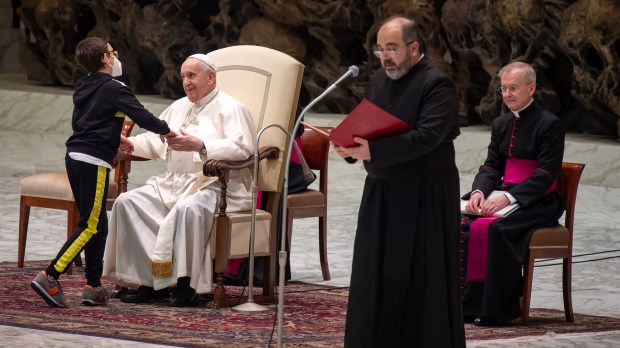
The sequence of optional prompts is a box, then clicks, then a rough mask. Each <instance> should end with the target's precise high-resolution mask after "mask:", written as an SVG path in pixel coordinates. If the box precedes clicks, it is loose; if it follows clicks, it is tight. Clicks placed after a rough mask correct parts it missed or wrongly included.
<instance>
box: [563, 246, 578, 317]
mask: <svg viewBox="0 0 620 348" xmlns="http://www.w3.org/2000/svg"><path fill="white" fill-rule="evenodd" d="M572 268H573V267H572V259H571V258H570V257H568V258H565V259H564V260H563V266H562V278H563V279H562V292H563V293H564V315H565V316H566V321H567V322H569V323H573V322H575V315H574V314H573V299H572V294H571V291H572V287H571V282H572Z"/></svg>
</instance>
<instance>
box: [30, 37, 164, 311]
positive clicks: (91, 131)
mask: <svg viewBox="0 0 620 348" xmlns="http://www.w3.org/2000/svg"><path fill="white" fill-rule="evenodd" d="M75 60H76V62H77V63H78V64H79V65H80V66H82V67H83V68H85V69H86V70H87V71H88V72H89V74H88V76H86V77H84V78H82V79H80V80H78V81H77V83H76V85H75V92H74V94H73V104H74V109H73V117H72V120H71V126H72V129H73V134H72V135H71V136H70V137H69V139H68V140H67V142H66V145H67V155H66V156H65V166H66V168H67V175H68V177H69V183H70V184H71V190H72V191H73V197H74V198H75V203H76V205H77V208H78V212H79V220H78V225H77V227H76V229H75V230H74V231H73V234H72V235H71V237H70V238H69V239H67V241H66V242H65V244H64V245H63V246H62V248H61V249H60V251H59V252H58V255H57V256H56V257H55V258H54V260H53V261H52V262H51V263H50V265H49V266H48V267H47V269H46V270H44V271H41V272H40V273H39V274H38V275H37V276H36V277H35V278H34V280H33V281H32V283H31V286H32V288H33V289H34V290H35V291H36V292H37V293H38V294H39V295H40V296H41V297H42V298H43V299H44V300H45V302H47V303H48V304H49V305H51V306H54V307H66V306H67V303H66V300H65V297H64V295H63V292H62V287H61V286H60V283H59V282H58V278H59V277H60V275H61V274H63V273H65V272H66V271H67V269H68V267H69V266H70V265H71V263H72V262H73V259H74V258H75V257H77V256H78V255H79V253H80V252H81V251H82V250H84V255H85V260H86V265H85V268H84V273H85V276H86V286H85V287H84V289H83V290H82V303H83V304H85V305H91V306H96V305H105V304H106V303H107V300H108V295H107V293H106V292H105V290H104V288H103V287H102V286H101V273H102V269H103V252H104V249H105V242H106V237H107V234H108V219H107V214H106V209H105V203H106V198H107V191H108V177H109V173H110V169H112V162H113V160H114V156H115V155H116V153H117V151H118V148H119V145H120V143H121V128H122V126H123V121H124V120H125V117H126V116H129V117H131V119H132V120H133V121H134V122H136V124H137V125H138V126H140V127H141V128H145V129H147V130H149V131H151V132H154V133H157V134H160V135H162V136H163V137H166V138H167V137H173V136H175V135H176V134H175V133H174V132H171V131H170V128H168V125H167V124H166V122H164V121H162V120H160V119H158V118H157V117H155V116H154V115H153V114H152V113H150V112H149V111H148V110H146V109H145V108H144V107H143V106H142V104H140V102H139V101H138V100H137V99H136V97H135V96H134V94H133V93H132V92H131V90H130V89H129V88H128V87H127V86H126V85H125V84H124V83H122V82H120V81H118V80H115V79H114V77H116V76H120V75H121V73H122V66H121V62H120V61H119V60H118V53H117V52H116V51H114V50H113V49H112V46H111V45H110V44H109V43H107V42H106V40H104V39H101V38H98V37H89V38H86V39H84V40H82V41H80V42H79V43H78V45H77V48H76V50H75ZM162 139H163V138H162Z"/></svg>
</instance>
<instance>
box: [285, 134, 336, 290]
mask: <svg viewBox="0 0 620 348" xmlns="http://www.w3.org/2000/svg"><path fill="white" fill-rule="evenodd" d="M316 128H319V129H321V130H323V131H324V132H326V133H329V132H331V130H332V129H333V128H332V127H316ZM301 141H302V145H303V146H302V154H303V156H304V159H305V160H306V162H307V163H308V166H309V167H310V168H311V169H313V170H315V171H318V174H319V175H318V176H319V189H318V191H317V190H314V189H308V190H307V191H304V192H300V193H289V194H288V199H287V203H286V205H287V210H286V211H287V213H286V220H287V223H286V231H287V242H288V247H289V248H288V250H291V240H292V234H293V233H292V232H293V219H302V218H311V217H318V218H319V257H320V260H321V271H322V272H323V279H324V280H330V279H331V276H330V275H329V264H328V263H327V167H328V166H327V163H328V155H329V140H328V139H327V138H326V137H325V136H323V135H321V134H319V132H317V131H316V130H314V129H312V128H311V127H304V133H303V135H302V136H301Z"/></svg>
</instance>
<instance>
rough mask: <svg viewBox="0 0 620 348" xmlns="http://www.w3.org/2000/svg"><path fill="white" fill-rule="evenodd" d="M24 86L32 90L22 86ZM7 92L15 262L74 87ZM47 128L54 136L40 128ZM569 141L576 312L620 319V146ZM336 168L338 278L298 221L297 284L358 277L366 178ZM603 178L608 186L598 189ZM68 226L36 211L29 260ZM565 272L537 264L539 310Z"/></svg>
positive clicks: (468, 167)
mask: <svg viewBox="0 0 620 348" xmlns="http://www.w3.org/2000/svg"><path fill="white" fill-rule="evenodd" d="M3 81H4V82H3ZM3 86H5V87H4V88H5V89H4V90H2V88H3ZM6 86H8V87H6ZM18 89H22V90H23V91H20V92H17V90H18ZM0 91H1V93H0V123H1V124H3V128H2V130H0V158H1V159H2V161H1V162H0V194H1V195H2V197H3V199H2V200H0V261H15V260H16V259H17V224H18V210H19V180H20V179H21V178H23V177H25V176H27V175H31V174H34V173H37V172H42V171H49V170H64V168H63V160H62V159H63V155H64V141H65V140H66V137H67V131H66V127H67V124H68V118H69V117H70V110H71V105H70V93H69V92H68V91H66V90H64V91H55V90H51V91H50V90H47V89H43V88H32V87H26V88H23V86H20V87H16V86H15V85H14V84H13V83H12V81H11V82H7V81H6V80H3V79H2V78H1V77H0ZM145 100H147V102H145V105H148V106H152V108H153V111H154V112H155V113H157V111H156V109H158V108H159V110H161V109H162V108H163V104H162V102H161V101H153V100H151V99H149V98H145ZM150 103H152V104H150ZM67 104H68V106H67ZM50 105H55V106H53V108H54V112H49V111H48V110H49V109H48V108H49V107H50ZM45 106H47V108H45ZM23 108H32V109H33V111H32V112H25V111H24V110H23ZM67 110H68V111H69V114H68V115H67ZM43 111H45V112H43ZM18 114H19V116H16V115H18ZM50 118H51V119H50ZM337 120H338V117H337V116H333V115H329V116H326V117H324V116H319V115H310V116H309V117H308V118H307V121H309V122H310V123H316V124H325V125H329V124H334V123H336V122H337ZM41 129H43V130H45V131H46V132H41V131H40V130H41ZM485 132H486V131H485V129H484V128H471V129H468V128H464V129H463V134H462V135H461V137H459V140H458V141H457V149H458V151H459V154H458V156H459V168H460V169H461V170H462V173H461V187H462V189H461V190H462V191H465V190H466V189H467V187H469V185H470V183H471V180H472V178H473V174H472V170H475V168H476V167H477V166H478V165H479V164H480V163H481V161H482V159H481V158H484V154H481V151H482V150H483V149H484V146H485V143H486V141H487V137H488V135H487V134H486V133H485ZM473 139H476V140H473ZM569 141H570V142H567V155H566V156H565V160H572V161H581V162H585V163H586V164H587V166H586V173H588V175H585V174H584V180H583V182H584V184H583V185H581V186H580V189H579V194H578V200H577V214H576V216H575V246H574V255H575V256H576V257H575V260H574V261H575V264H574V266H573V305H574V310H575V312H577V313H586V314H593V315H605V316H613V317H620V296H619V295H620V272H619V270H620V233H619V230H620V220H619V219H618V217H617V216H618V215H617V212H618V211H619V210H620V185H617V184H616V183H617V182H618V181H620V180H618V170H617V169H618V165H619V163H620V160H618V153H620V151H618V146H619V145H618V144H617V143H613V142H609V141H604V140H600V139H592V138H587V137H585V136H573V137H571V139H569ZM584 144H585V145H584ZM590 145H592V146H590ZM584 148H586V150H584ZM159 165H161V163H157V162H151V163H148V164H147V163H143V164H140V165H139V166H138V165H137V166H134V168H133V172H132V177H131V183H132V184H131V185H132V187H134V186H135V185H137V184H139V183H142V182H144V179H145V178H146V177H148V176H149V175H151V174H152V173H157V172H158V169H157V167H158V166H159ZM472 168H473V169H472ZM329 171H330V177H329V218H328V229H329V236H328V251H329V256H328V257H329V266H330V271H331V275H332V280H331V281H329V282H324V281H322V277H321V271H320V265H319V257H318V237H317V230H316V223H317V222H316V221H317V219H303V220H296V221H295V229H294V233H293V240H292V251H291V264H292V265H291V266H292V273H293V278H294V279H297V280H302V281H306V282H315V283H324V284H333V285H338V286H346V285H348V282H349V274H350V266H351V257H352V245H353V238H354V234H355V225H356V220H357V209H358V204H359V199H360V195H361V189H362V185H363V179H364V175H365V174H364V171H363V168H362V167H361V166H360V165H347V164H345V163H344V162H342V161H340V160H339V159H337V158H335V157H332V158H331V159H330V167H329ZM601 183H602V184H604V185H606V186H597V185H598V184H601ZM65 224H66V215H65V214H64V213H63V212H60V211H54V210H49V209H37V208H33V210H32V212H31V218H30V227H29V237H28V244H27V250H26V258H27V259H29V260H42V259H51V258H52V257H53V256H54V253H55V252H56V251H57V249H58V248H59V246H60V245H61V243H62V242H63V240H64V237H65ZM547 263H548V264H549V263H551V264H554V263H556V262H547ZM541 265H542V264H541ZM560 273H561V266H557V265H556V266H549V267H538V268H536V273H535V279H534V293H533V299H532V307H545V308H554V309H563V304H562V295H561V280H560ZM24 286H28V284H24ZM0 337H1V338H2V343H3V345H7V346H12V347H21V346H24V347H25V346H28V347H49V346H69V345H75V346H84V347H120V346H129V345H136V343H134V342H128V341H119V340H113V339H103V338H97V337H89V336H78V335H70V334H61V333H56V332H47V331H37V330H27V329H18V328H14V327H6V326H5V327H2V326H0ZM139 344H140V346H143V347H145V346H152V347H156V346H155V345H145V344H143V343H139ZM468 345H469V346H470V347H619V346H620V332H608V333H598V334H588V335H555V334H554V333H552V332H550V333H548V334H547V335H546V336H543V337H537V338H528V339H512V340H496V341H485V342H468Z"/></svg>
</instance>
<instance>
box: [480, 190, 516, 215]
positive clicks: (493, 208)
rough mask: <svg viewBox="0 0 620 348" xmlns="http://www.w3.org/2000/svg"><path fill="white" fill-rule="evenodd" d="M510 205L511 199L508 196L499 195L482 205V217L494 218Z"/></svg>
mask: <svg viewBox="0 0 620 348" xmlns="http://www.w3.org/2000/svg"><path fill="white" fill-rule="evenodd" d="M509 204H510V199H508V197H507V196H506V195H499V196H497V197H493V198H491V199H487V200H486V201H484V203H482V204H481V205H480V211H481V213H482V214H481V215H482V216H492V215H493V214H495V213H496V212H497V211H499V210H502V209H504V208H505V207H507V206H508V205H509Z"/></svg>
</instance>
